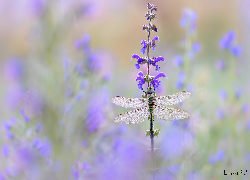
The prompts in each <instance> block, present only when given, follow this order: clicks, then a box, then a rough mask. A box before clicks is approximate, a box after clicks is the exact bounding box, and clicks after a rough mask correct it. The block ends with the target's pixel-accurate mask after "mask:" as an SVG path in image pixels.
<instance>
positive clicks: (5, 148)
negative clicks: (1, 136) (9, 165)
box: [2, 144, 10, 158]
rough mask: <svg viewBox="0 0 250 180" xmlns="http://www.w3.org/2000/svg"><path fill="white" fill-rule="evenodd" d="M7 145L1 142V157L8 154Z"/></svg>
mask: <svg viewBox="0 0 250 180" xmlns="http://www.w3.org/2000/svg"><path fill="white" fill-rule="evenodd" d="M9 151H10V149H9V146H8V145H7V144H3V147H2V155H3V157H5V158H7V157H8V156H9Z"/></svg>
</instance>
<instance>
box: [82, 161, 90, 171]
mask: <svg viewBox="0 0 250 180" xmlns="http://www.w3.org/2000/svg"><path fill="white" fill-rule="evenodd" d="M82 169H83V170H85V171H89V170H90V166H89V165H88V163H87V162H84V163H82Z"/></svg>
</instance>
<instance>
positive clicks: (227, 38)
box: [219, 30, 236, 50]
mask: <svg viewBox="0 0 250 180" xmlns="http://www.w3.org/2000/svg"><path fill="white" fill-rule="evenodd" d="M235 36H236V35H235V32H234V31H233V30H230V31H228V32H227V33H226V34H225V35H224V36H223V37H222V38H221V39H220V41H219V47H220V48H221V49H223V50H224V49H229V48H230V47H231V45H232V42H233V40H234V39H235Z"/></svg>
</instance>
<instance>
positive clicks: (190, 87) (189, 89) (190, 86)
mask: <svg viewBox="0 0 250 180" xmlns="http://www.w3.org/2000/svg"><path fill="white" fill-rule="evenodd" d="M187 90H188V91H189V92H191V93H193V92H194V88H193V85H192V84H189V85H188V87H187Z"/></svg>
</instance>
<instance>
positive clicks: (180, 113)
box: [154, 106, 190, 121]
mask: <svg viewBox="0 0 250 180" xmlns="http://www.w3.org/2000/svg"><path fill="white" fill-rule="evenodd" d="M154 115H155V116H156V117H157V118H159V119H162V120H165V121H173V120H178V119H185V118H188V117H189V116H190V115H189V114H188V112H187V111H184V110H181V109H176V108H168V107H166V106H155V108H154Z"/></svg>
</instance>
